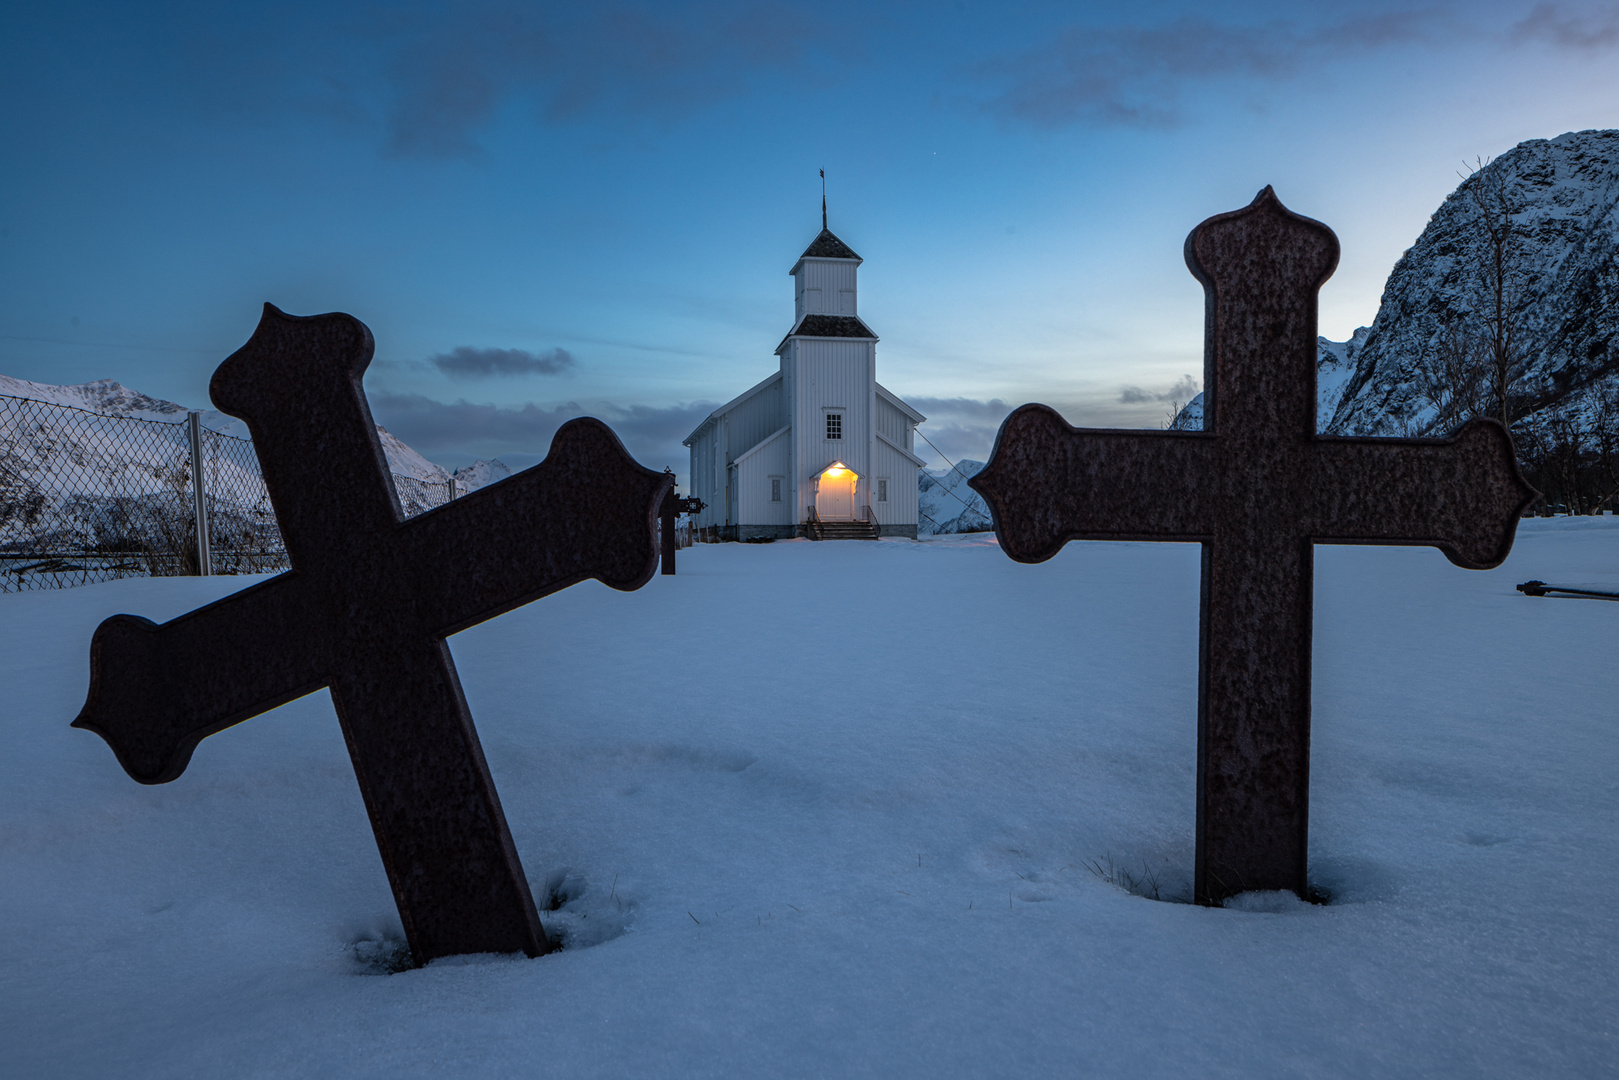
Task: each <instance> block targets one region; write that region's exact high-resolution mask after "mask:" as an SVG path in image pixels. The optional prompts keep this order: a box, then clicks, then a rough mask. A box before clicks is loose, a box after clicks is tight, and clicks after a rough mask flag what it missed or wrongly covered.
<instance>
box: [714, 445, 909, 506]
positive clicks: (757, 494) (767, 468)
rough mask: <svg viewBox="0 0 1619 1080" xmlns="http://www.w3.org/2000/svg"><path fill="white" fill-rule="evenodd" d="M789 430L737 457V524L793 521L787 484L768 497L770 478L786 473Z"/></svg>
mask: <svg viewBox="0 0 1619 1080" xmlns="http://www.w3.org/2000/svg"><path fill="white" fill-rule="evenodd" d="M791 432H792V429H791V428H786V427H783V428H781V429H779V430H778V431H776V433H775V434H774V435H772V436H770V437H769V438H767V439H765V440H764V441H763V442H762V443H760V444H759V445H758V446H755V447H754V448H753V449H752V450H750V451H748V452H747V453H746V454H744V455H743V456H742V457H740V458H738V459H737V461H736V489H737V506H736V515H737V524H740V525H791V524H793V518H792V505H793V504H792V501H791V499H792V496H791V494H790V491H791V487H790V485H788V484H786V483H783V484H782V492H781V501H780V502H772V501H771V499H770V478H771V477H772V476H780V477H785V476H786V475H787V459H788V456H789V453H788V451H789V449H790V446H789V443H790V441H791V440H790V439H789V438H788V436H789V435H790V434H791ZM913 486H914V485H913Z"/></svg>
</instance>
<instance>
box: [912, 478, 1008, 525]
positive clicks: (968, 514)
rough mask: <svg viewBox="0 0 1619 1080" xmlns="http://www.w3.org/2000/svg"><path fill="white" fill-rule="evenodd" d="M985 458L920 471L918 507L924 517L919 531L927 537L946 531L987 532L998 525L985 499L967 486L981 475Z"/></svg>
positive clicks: (917, 479)
mask: <svg viewBox="0 0 1619 1080" xmlns="http://www.w3.org/2000/svg"><path fill="white" fill-rule="evenodd" d="M983 467H984V463H983V462H982V461H958V462H956V466H955V468H953V469H923V470H922V471H921V472H919V473H918V474H917V477H916V484H917V490H918V493H919V494H918V497H917V501H918V506H919V508H920V509H921V511H922V520H921V521H920V522H918V523H917V526H916V531H917V532H918V533H919V534H921V535H923V536H927V535H929V534H931V535H935V536H942V535H944V534H946V533H968V532H987V531H989V530H991V529H993V528H995V522H994V520H993V519H992V518H991V517H990V514H989V507H987V506H985V505H984V500H983V498H982V497H981V496H980V495H979V494H978V492H976V491H974V490H973V489H972V488H970V487H968V486H967V481H968V480H969V479H971V478H972V477H974V476H977V475H978V471H979V470H980V469H982V468H983Z"/></svg>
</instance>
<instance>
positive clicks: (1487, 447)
mask: <svg viewBox="0 0 1619 1080" xmlns="http://www.w3.org/2000/svg"><path fill="white" fill-rule="evenodd" d="M1313 450H1314V453H1312V454H1311V459H1312V475H1311V477H1310V487H1311V489H1312V491H1313V495H1314V498H1313V501H1314V504H1315V520H1314V521H1312V522H1310V523H1309V524H1310V530H1311V535H1312V539H1314V540H1315V541H1316V542H1317V543H1338V544H1425V545H1431V546H1433V547H1436V548H1438V549H1439V550H1441V551H1443V552H1444V553H1445V557H1446V558H1448V559H1449V560H1450V561H1451V562H1453V563H1455V564H1456V565H1457V566H1462V567H1466V568H1467V569H1469V570H1488V569H1490V568H1491V567H1494V566H1499V565H1500V564H1501V562H1502V561H1503V560H1505V559H1506V557H1507V554H1508V553H1509V552H1511V550H1512V539H1513V536H1514V534H1515V533H1516V532H1517V528H1518V519H1519V517H1521V516H1522V514H1523V512H1524V511H1525V510H1527V509H1528V508H1529V506H1530V504H1532V503H1533V502H1534V501H1535V499H1537V498H1538V497H1539V493H1538V492H1536V491H1535V489H1534V488H1532V487H1530V486H1529V483H1528V481H1526V480H1525V479H1524V477H1523V473H1522V472H1521V471H1520V470H1519V468H1518V463H1517V458H1516V455H1515V454H1514V453H1513V449H1512V437H1511V436H1510V435H1508V434H1507V430H1506V428H1504V427H1502V426H1501V424H1500V423H1499V422H1497V421H1495V420H1482V419H1481V420H1474V421H1473V422H1472V423H1470V424H1468V425H1467V426H1466V427H1464V428H1462V429H1461V431H1459V432H1457V434H1456V435H1455V436H1454V437H1452V438H1449V439H1341V438H1329V437H1317V438H1316V439H1315V440H1314V446H1313Z"/></svg>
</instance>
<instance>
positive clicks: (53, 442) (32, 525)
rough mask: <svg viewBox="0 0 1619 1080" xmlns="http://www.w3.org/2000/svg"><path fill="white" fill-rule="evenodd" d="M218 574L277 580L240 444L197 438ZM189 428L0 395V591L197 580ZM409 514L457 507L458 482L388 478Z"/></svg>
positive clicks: (263, 496) (273, 546)
mask: <svg viewBox="0 0 1619 1080" xmlns="http://www.w3.org/2000/svg"><path fill="white" fill-rule="evenodd" d="M198 436H199V439H198V441H199V445H200V451H201V452H200V455H199V456H200V457H201V459H202V464H203V469H202V490H203V495H204V499H203V502H204V505H205V507H206V515H207V525H208V528H207V537H208V545H207V550H208V556H209V558H208V562H209V567H210V570H211V572H212V573H215V574H256V573H268V572H274V571H280V570H285V569H287V567H288V561H287V549H286V546H285V545H284V544H283V543H282V541H281V530H280V529H278V528H277V527H276V521H275V512H274V509H273V508H272V506H271V505H270V496H269V492H268V491H266V490H265V487H264V478H263V476H262V475H261V474H260V472H259V463H258V457H257V456H256V455H255V454H254V452H253V444H252V443H251V442H250V441H248V440H247V439H239V438H236V437H234V436H231V435H222V434H220V433H219V432H216V431H209V430H207V429H206V428H202V429H200V430H199V431H198ZM191 458H192V454H191V443H190V429H189V423H188V421H186V420H181V421H178V422H164V421H158V420H138V419H134V418H130V417H121V416H107V415H105V414H102V413H94V412H89V411H88V410H85V409H76V408H73V407H71V406H67V405H56V404H52V403H50V402H43V401H33V400H30V399H28V398H16V397H6V396H4V395H0V592H24V591H27V590H31V589H59V588H67V587H70V586H74V585H87V584H90V583H92V582H97V581H107V580H110V579H113V578H121V577H134V576H155V577H172V576H177V575H185V574H195V573H198V572H199V569H200V565H201V558H200V555H199V547H198V543H197V513H196V505H197V500H196V488H195V487H194V486H193V482H192V460H191ZM394 486H395V488H396V489H397V490H398V492H399V502H400V505H401V507H402V508H403V510H404V513H405V516H407V517H413V516H415V515H416V514H420V513H422V512H423V511H426V510H430V509H432V508H433V507H435V506H441V505H443V504H444V503H446V502H448V501H449V500H450V499H452V498H454V497H455V496H456V494H458V492H457V491H456V485H455V481H453V480H451V481H449V482H447V483H433V482H429V481H423V480H418V479H415V478H414V477H408V476H397V475H396V476H395V477H394Z"/></svg>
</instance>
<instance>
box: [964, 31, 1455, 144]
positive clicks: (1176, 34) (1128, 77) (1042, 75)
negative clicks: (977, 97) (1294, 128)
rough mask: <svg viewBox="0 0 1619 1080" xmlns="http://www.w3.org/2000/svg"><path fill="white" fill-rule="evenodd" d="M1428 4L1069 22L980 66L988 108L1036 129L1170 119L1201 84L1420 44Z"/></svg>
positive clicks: (1275, 75) (1178, 117)
mask: <svg viewBox="0 0 1619 1080" xmlns="http://www.w3.org/2000/svg"><path fill="white" fill-rule="evenodd" d="M1439 22H1440V19H1439V17H1438V16H1437V15H1436V14H1435V13H1434V12H1431V11H1408V12H1392V13H1385V14H1378V15H1357V16H1353V17H1350V18H1347V19H1344V20H1342V21H1340V22H1337V23H1333V24H1330V25H1326V26H1315V27H1305V26H1301V25H1299V24H1297V23H1293V22H1287V21H1273V22H1268V23H1264V24H1255V25H1246V26H1238V25H1229V24H1225V23H1219V22H1214V21H1211V20H1209V19H1206V18H1203V17H1200V16H1184V17H1182V18H1179V19H1175V20H1174V21H1172V22H1169V23H1165V24H1163V25H1159V26H1116V27H1097V26H1072V27H1069V28H1068V29H1066V30H1063V31H1061V32H1060V33H1058V34H1057V35H1056V37H1055V40H1053V41H1052V42H1051V43H1050V44H1047V45H1042V46H1040V47H1039V48H1036V49H1032V50H1028V51H1026V52H1022V53H1019V54H1016V55H1012V56H1006V57H1002V58H1000V59H997V60H994V61H991V62H989V63H986V64H984V65H982V66H981V67H980V68H979V70H978V74H979V76H980V77H981V78H983V79H985V80H986V81H989V82H992V83H998V84H1000V86H1001V89H1000V90H999V91H998V92H996V93H995V94H994V95H993V96H992V97H990V98H989V99H988V100H987V101H986V102H985V108H987V109H988V110H989V111H991V112H994V113H998V114H1000V115H1001V116H1004V117H1006V118H1008V119H1012V120H1018V121H1022V122H1026V123H1029V124H1033V125H1035V126H1037V127H1045V128H1060V127H1066V126H1069V125H1072V124H1091V125H1103V126H1105V125H1125V126H1139V127H1172V126H1174V125H1176V124H1179V123H1180V122H1181V121H1182V120H1183V119H1184V110H1183V101H1184V99H1185V97H1186V96H1187V94H1188V92H1189V91H1190V90H1191V89H1192V88H1193V87H1194V86H1198V85H1206V84H1209V83H1215V82H1219V81H1224V80H1240V79H1250V80H1261V81H1272V82H1274V81H1280V80H1285V79H1290V78H1293V77H1294V76H1296V75H1300V74H1302V73H1306V72H1309V71H1312V70H1314V69H1316V68H1318V67H1319V66H1320V65H1321V64H1323V63H1325V62H1328V61H1330V60H1333V59H1336V58H1341V57H1343V56H1345V55H1347V54H1351V53H1355V52H1371V51H1375V50H1379V49H1385V48H1390V47H1393V46H1398V45H1404V44H1410V43H1415V42H1421V41H1425V40H1428V39H1430V38H1431V37H1432V36H1433V33H1434V30H1435V28H1436V27H1437V26H1438V24H1439Z"/></svg>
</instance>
